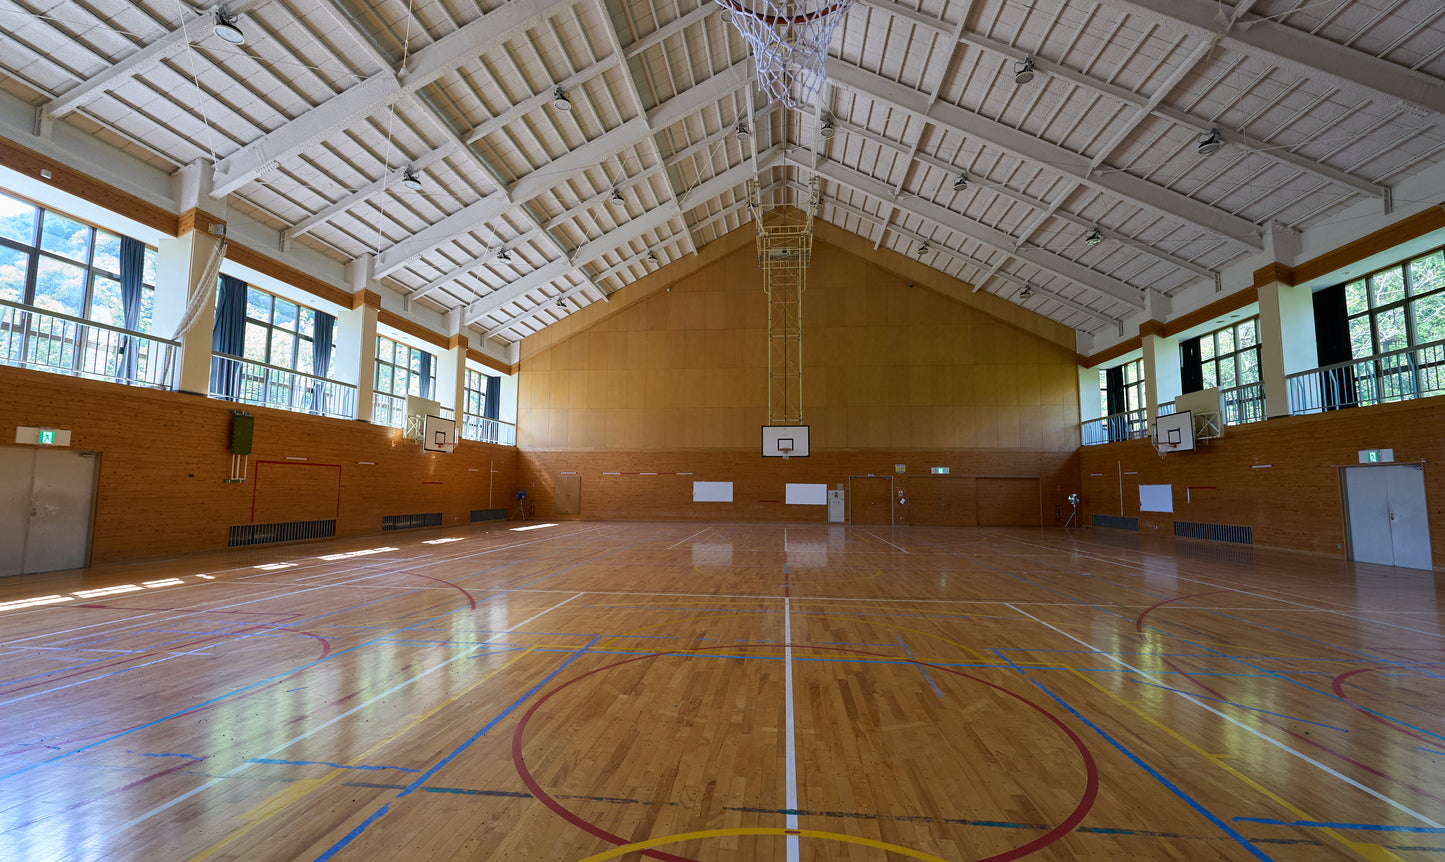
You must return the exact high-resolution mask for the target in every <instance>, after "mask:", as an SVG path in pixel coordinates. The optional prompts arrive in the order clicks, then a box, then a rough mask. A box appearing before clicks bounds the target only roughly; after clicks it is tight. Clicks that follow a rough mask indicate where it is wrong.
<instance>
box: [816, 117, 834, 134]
mask: <svg viewBox="0 0 1445 862" xmlns="http://www.w3.org/2000/svg"><path fill="white" fill-rule="evenodd" d="M818 137H820V138H823V139H827V138H831V137H833V118H832V117H831V116H830V115H828V114H824V115H823V124H822V125H821V126H819V127H818Z"/></svg>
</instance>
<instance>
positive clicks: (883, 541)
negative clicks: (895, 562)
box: [863, 530, 908, 554]
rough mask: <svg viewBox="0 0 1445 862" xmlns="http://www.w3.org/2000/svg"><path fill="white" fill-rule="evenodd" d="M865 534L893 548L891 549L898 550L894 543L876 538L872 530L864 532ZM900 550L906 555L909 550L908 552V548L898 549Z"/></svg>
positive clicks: (879, 537) (880, 537)
mask: <svg viewBox="0 0 1445 862" xmlns="http://www.w3.org/2000/svg"><path fill="white" fill-rule="evenodd" d="M863 533H864V534H865V535H869V536H873V538H875V539H877V540H878V541H880V542H882V543H883V544H885V545H889V546H891V547H894V548H898V546H897V545H894V544H893V543H892V542H890V541H888V540H887V539H885V538H883V537H882V536H874V535H873V531H872V530H864V531H863ZM898 550H900V551H903V553H905V554H906V553H908V550H907V549H906V548H898Z"/></svg>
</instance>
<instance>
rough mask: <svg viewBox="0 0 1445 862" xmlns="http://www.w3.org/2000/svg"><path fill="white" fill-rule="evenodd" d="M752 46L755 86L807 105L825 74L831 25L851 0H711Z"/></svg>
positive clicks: (792, 103) (800, 106)
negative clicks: (755, 67) (756, 72)
mask: <svg viewBox="0 0 1445 862" xmlns="http://www.w3.org/2000/svg"><path fill="white" fill-rule="evenodd" d="M715 2H716V3H717V4H718V5H719V6H721V7H722V9H723V20H724V21H726V20H731V21H732V23H733V26H735V27H737V28H738V32H739V33H741V34H742V37H743V38H744V39H746V40H747V42H748V45H749V46H750V47H751V48H752V49H753V60H754V61H755V62H756V63H757V67H758V88H759V89H761V90H762V91H763V92H764V93H767V94H768V96H769V97H771V98H772V99H776V100H777V101H780V102H782V103H783V104H785V105H787V106H788V107H790V108H794V109H803V108H811V107H812V106H813V100H814V99H816V98H817V96H818V91H819V90H821V89H822V88H823V82H824V81H825V80H827V78H828V70H827V68H826V67H825V65H824V63H825V61H826V60H827V58H828V43H829V42H831V41H833V28H834V27H836V26H838V22H839V21H841V20H843V15H844V14H845V13H846V12H847V11H848V7H849V5H851V4H852V0H715Z"/></svg>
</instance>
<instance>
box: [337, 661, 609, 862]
mask: <svg viewBox="0 0 1445 862" xmlns="http://www.w3.org/2000/svg"><path fill="white" fill-rule="evenodd" d="M601 639H602V638H601V637H600V636H599V637H594V638H593V639H592V640H590V641H588V642H587V645H586V646H584V647H582V649H580V650H577V651H575V652H573V653H572V655H571V656H569V657H568V659H567V660H566V661H564V662H562V663H561V664H560V665H558V666H557V667H556V668H555V669H554V670H553V671H552V672H551V673H549V674H547V675H546V676H545V677H543V678H542V681H541V682H539V683H537V684H536V685H534V686H532V687H531V688H529V689H527V691H526V692H525V693H524V694H523V695H522V696H521V697H519V698H517V699H516V700H514V701H512V703H511V704H510V705H509V706H508V707H507V708H506V709H504V710H502V711H501V712H500V713H498V714H497V716H496V717H495V718H493V719H492V720H491V721H489V722H487V723H486V724H485V725H483V726H482V729H481V730H479V731H477V732H476V733H474V734H472V735H471V737H470V738H468V739H467V740H466V741H465V742H463V743H462V744H461V745H459V746H457V747H456V748H454V749H452V750H451V752H450V753H448V754H447V755H446V756H445V757H443V758H442V759H441V760H438V761H437V762H436V763H435V764H434V765H433V766H432V767H431V768H430V769H428V770H427V771H426V772H423V773H422V774H421V775H418V776H417V777H416V780H415V781H413V782H412V783H411V784H408V785H407V786H406V789H405V790H403V791H401V792H400V793H398V794H397V795H396V798H395V799H393V800H392V802H395V801H396V799H401V798H402V797H404V796H409V795H411V794H412V793H415V792H416V791H417V790H418V789H419V788H420V787H421V786H422V785H423V784H425V783H426V782H427V781H428V780H429V779H430V778H431V777H432V776H433V775H435V774H436V773H437V771H438V770H440V769H441V768H442V767H443V766H446V765H447V764H448V763H451V762H452V761H453V760H455V759H456V758H457V756H459V755H460V754H461V753H462V752H463V751H466V750H467V749H468V748H470V747H471V746H472V743H474V742H476V741H477V740H479V739H481V738H482V736H483V735H485V734H486V732H487V731H489V730H491V729H492V728H493V727H495V726H496V724H497V722H499V721H501V720H502V719H504V718H506V717H507V716H508V715H511V714H512V711H513V710H515V709H516V708H517V707H519V706H521V705H522V703H523V702H525V701H526V700H527V699H528V698H530V697H531V696H532V695H534V694H536V693H537V692H538V691H540V690H541V689H542V686H544V685H546V684H547V683H549V682H551V681H552V678H553V677H555V676H556V675H557V674H559V673H561V672H562V671H563V670H565V669H566V667H567V665H569V664H571V663H572V662H574V661H576V660H577V659H578V658H579V657H580V656H581V655H582V654H583V653H585V652H587V650H588V649H590V648H591V647H592V645H593V644H595V643H597V642H598V641H599V640H601ZM391 805H392V803H391V802H388V803H386V804H385V805H383V806H381V807H380V808H378V809H377V810H376V811H373V812H372V813H371V816H369V817H367V818H366V819H365V820H363V821H361V822H360V823H358V824H357V825H356V828H354V829H352V830H351V831H350V832H348V833H346V834H345V835H344V836H342V837H341V839H340V840H338V841H337V842H336V843H335V844H332V845H331V846H330V847H329V848H327V849H326V851H325V852H324V853H322V854H321V855H320V856H317V857H316V862H326V860H327V859H330V858H331V857H333V856H335V855H336V854H337V853H340V852H341V851H342V850H344V849H345V848H346V846H347V845H349V844H350V843H351V842H353V841H355V840H356V839H357V838H359V837H360V836H361V833H362V832H364V831H366V828H367V827H368V826H370V825H371V824H373V823H375V822H376V821H377V820H380V819H381V818H382V817H383V816H384V815H385V814H386V812H387V811H389V810H391Z"/></svg>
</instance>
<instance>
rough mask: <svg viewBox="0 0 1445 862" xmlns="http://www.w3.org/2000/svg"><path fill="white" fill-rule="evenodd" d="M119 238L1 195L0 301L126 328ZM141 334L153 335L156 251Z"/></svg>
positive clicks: (148, 264)
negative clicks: (152, 318) (121, 286)
mask: <svg viewBox="0 0 1445 862" xmlns="http://www.w3.org/2000/svg"><path fill="white" fill-rule="evenodd" d="M120 240H121V237H120V235H119V234H114V233H111V232H109V231H107V230H104V229H102V228H97V227H94V226H93V225H89V224H86V223H85V222H81V221H77V220H75V219H73V218H70V217H69V216H65V215H62V214H61V213H58V212H54V211H52V210H47V209H45V208H44V207H41V206H38V205H36V204H32V203H30V202H29V201H25V200H22V199H20V198H16V197H11V196H10V195H6V194H0V299H4V300H8V301H10V302H18V303H22V304H24V305H33V306H35V307H36V308H39V309H43V310H45V311H53V312H56V313H58V314H68V315H70V316H72V317H84V318H87V319H89V320H93V321H95V322H97V323H105V324H108V325H110V326H119V327H124V326H125V310H124V308H123V306H122V304H121V297H120ZM142 281H143V282H144V284H143V286H142V291H141V313H140V322H139V323H138V324H137V325H136V331H138V332H150V327H151V315H152V308H153V306H154V301H155V285H156V251H155V249H153V248H147V249H146V254H145V274H144V276H143V277H142Z"/></svg>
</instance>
